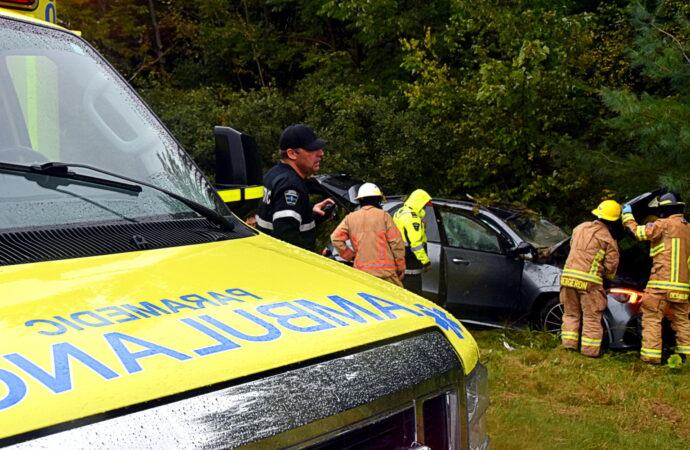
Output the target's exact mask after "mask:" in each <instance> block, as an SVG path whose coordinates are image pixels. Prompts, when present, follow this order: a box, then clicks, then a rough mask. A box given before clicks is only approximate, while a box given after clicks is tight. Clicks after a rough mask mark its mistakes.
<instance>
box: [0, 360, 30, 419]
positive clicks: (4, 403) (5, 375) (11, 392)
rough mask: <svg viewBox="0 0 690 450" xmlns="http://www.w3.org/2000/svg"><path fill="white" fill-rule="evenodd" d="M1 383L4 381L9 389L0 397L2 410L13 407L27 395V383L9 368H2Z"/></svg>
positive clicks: (0, 373)
mask: <svg viewBox="0 0 690 450" xmlns="http://www.w3.org/2000/svg"><path fill="white" fill-rule="evenodd" d="M0 383H3V384H4V385H5V388H6V390H7V394H5V396H4V397H2V398H0V411H2V410H3V409H7V408H11V407H13V406H14V405H16V404H17V403H19V402H21V401H22V400H24V397H26V392H27V388H26V383H24V380H22V379H21V378H19V377H18V376H17V375H15V374H13V373H12V372H10V371H9V370H5V369H0Z"/></svg>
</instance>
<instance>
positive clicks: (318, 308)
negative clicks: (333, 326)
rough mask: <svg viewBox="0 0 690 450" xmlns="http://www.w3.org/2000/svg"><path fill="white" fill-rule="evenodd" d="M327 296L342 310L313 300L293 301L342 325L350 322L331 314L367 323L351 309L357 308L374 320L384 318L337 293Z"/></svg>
mask: <svg viewBox="0 0 690 450" xmlns="http://www.w3.org/2000/svg"><path fill="white" fill-rule="evenodd" d="M328 298H329V299H330V300H331V301H332V302H333V303H335V304H336V305H338V306H340V307H341V308H342V310H338V309H333V308H329V307H328V306H323V305H322V304H320V303H315V302H312V301H309V300H296V301H295V303H298V304H300V305H302V306H304V307H305V308H307V309H310V310H312V311H314V312H315V313H317V314H321V315H322V316H324V317H325V318H327V319H328V320H330V321H332V322H335V323H337V324H338V325H340V326H342V327H346V326H349V325H350V324H349V323H347V322H345V321H343V320H340V319H338V318H337V317H335V316H334V315H333V314H337V315H339V316H341V317H345V318H347V319H351V320H354V321H356V322H359V323H367V319H366V318H364V317H362V316H360V315H359V314H357V313H356V312H355V311H353V309H357V310H359V311H361V312H363V313H364V314H367V315H368V316H371V317H373V318H374V319H376V320H384V319H383V317H381V316H379V315H378V314H375V313H373V312H371V311H369V310H368V309H366V308H364V307H362V306H359V305H358V304H357V303H354V302H352V301H350V300H347V299H344V298H342V297H340V296H338V295H329V296H328Z"/></svg>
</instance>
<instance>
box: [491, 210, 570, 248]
mask: <svg viewBox="0 0 690 450" xmlns="http://www.w3.org/2000/svg"><path fill="white" fill-rule="evenodd" d="M504 221H505V222H506V223H507V224H508V226H510V228H511V229H512V230H513V231H515V232H516V233H517V234H518V236H520V237H521V238H522V239H523V240H524V241H525V242H528V243H530V244H532V245H533V246H534V247H535V248H547V247H551V246H552V245H555V244H558V243H559V242H561V241H563V240H564V239H567V238H568V234H567V233H566V232H565V231H563V230H561V229H560V228H558V227H557V226H556V225H554V224H552V223H551V222H549V221H548V220H546V219H544V218H542V217H539V216H532V215H530V214H527V213H525V212H514V213H513V214H511V215H508V216H507V217H505V218H504Z"/></svg>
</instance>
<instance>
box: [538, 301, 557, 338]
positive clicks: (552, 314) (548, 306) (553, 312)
mask: <svg viewBox="0 0 690 450" xmlns="http://www.w3.org/2000/svg"><path fill="white" fill-rule="evenodd" d="M562 323H563V305H561V303H560V301H559V299H558V297H551V298H550V299H548V300H547V301H546V303H544V306H543V307H542V308H541V310H540V311H539V321H538V323H537V326H538V327H539V329H540V330H542V331H547V332H549V333H560V331H561V324H562Z"/></svg>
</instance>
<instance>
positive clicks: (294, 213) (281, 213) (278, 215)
mask: <svg viewBox="0 0 690 450" xmlns="http://www.w3.org/2000/svg"><path fill="white" fill-rule="evenodd" d="M286 217H291V218H293V219H295V220H296V221H298V222H299V223H302V215H301V214H300V213H298V212H297V211H293V210H291V209H284V210H282V211H277V212H275V213H273V221H274V222H275V221H276V220H278V219H284V218H286Z"/></svg>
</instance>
